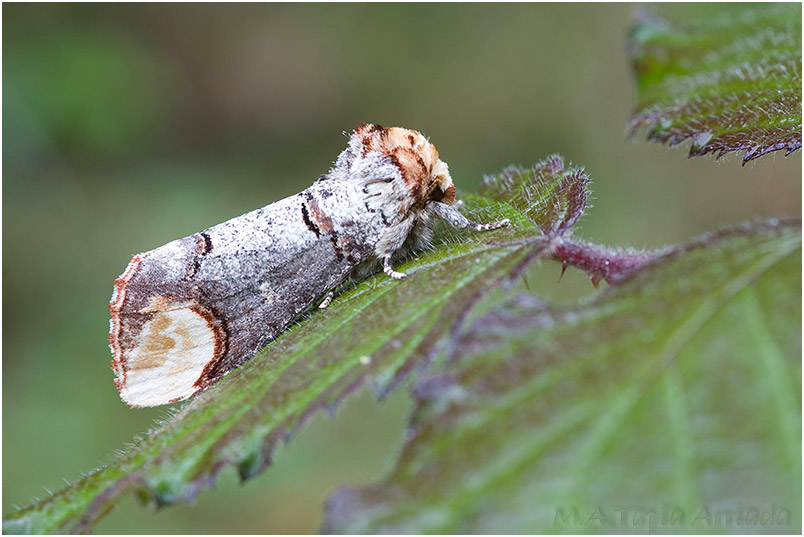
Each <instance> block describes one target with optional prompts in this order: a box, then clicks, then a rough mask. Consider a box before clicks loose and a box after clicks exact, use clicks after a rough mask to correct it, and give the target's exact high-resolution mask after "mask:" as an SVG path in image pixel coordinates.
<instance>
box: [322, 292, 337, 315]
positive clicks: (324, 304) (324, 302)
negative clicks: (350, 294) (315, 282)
mask: <svg viewBox="0 0 804 537" xmlns="http://www.w3.org/2000/svg"><path fill="white" fill-rule="evenodd" d="M333 296H335V291H332V290H330V292H329V293H327V296H325V297H324V300H322V301H321V304H319V305H318V309H320V310H323V309H326V308H327V306H329V303H330V302H332V297H333Z"/></svg>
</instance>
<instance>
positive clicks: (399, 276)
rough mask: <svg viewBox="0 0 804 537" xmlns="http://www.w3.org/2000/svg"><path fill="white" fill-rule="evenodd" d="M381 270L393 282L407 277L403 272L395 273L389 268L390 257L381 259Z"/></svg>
mask: <svg viewBox="0 0 804 537" xmlns="http://www.w3.org/2000/svg"><path fill="white" fill-rule="evenodd" d="M382 270H383V271H384V272H385V273H386V274H387V275H389V276H390V277H392V278H393V279H395V280H404V279H405V278H407V277H408V275H407V274H405V273H404V272H397V271H395V270H394V268H393V267H392V266H391V256H390V255H387V256H385V257H384V258H383V259H382Z"/></svg>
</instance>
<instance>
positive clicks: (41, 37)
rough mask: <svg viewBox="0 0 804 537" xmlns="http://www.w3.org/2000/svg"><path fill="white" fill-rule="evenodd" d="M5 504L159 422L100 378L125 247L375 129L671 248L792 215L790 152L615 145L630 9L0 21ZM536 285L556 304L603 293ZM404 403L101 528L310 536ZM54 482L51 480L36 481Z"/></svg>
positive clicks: (308, 176)
mask: <svg viewBox="0 0 804 537" xmlns="http://www.w3.org/2000/svg"><path fill="white" fill-rule="evenodd" d="M2 9H3V135H4V136H3V321H4V326H3V328H4V330H3V512H4V513H9V512H11V510H13V505H15V504H16V505H25V504H27V503H28V502H29V501H30V500H31V499H32V498H33V497H35V496H40V497H41V496H43V495H45V494H46V488H47V489H50V490H56V489H59V488H60V487H61V486H63V483H64V482H63V479H64V478H66V479H70V480H72V479H76V478H78V477H79V476H80V475H81V473H82V472H85V471H88V470H90V469H91V468H94V467H96V466H98V465H100V464H103V463H104V462H106V461H109V460H110V459H111V458H112V457H113V456H114V452H115V449H119V448H122V447H123V446H124V445H125V443H126V442H130V441H132V438H133V437H134V435H135V434H136V433H139V432H143V431H145V430H147V429H148V428H149V427H150V426H151V424H152V423H153V421H154V420H155V419H157V418H159V417H164V416H165V415H166V409H165V408H161V409H148V410H133V409H129V408H127V407H126V406H125V405H123V404H122V403H121V402H120V400H119V398H118V396H117V392H116V390H115V388H114V386H113V384H112V378H113V374H112V372H111V370H110V369H109V361H110V355H109V350H108V347H107V342H106V337H107V331H108V312H107V309H106V305H107V303H108V301H109V297H110V295H111V291H112V283H113V281H114V278H115V277H116V276H118V275H119V274H120V273H121V272H122V270H123V269H124V268H125V266H126V263H127V261H128V258H129V256H130V255H132V254H134V253H137V252H140V251H144V250H149V249H151V248H154V247H156V246H159V245H161V244H163V243H165V242H167V241H170V240H172V239H174V238H178V237H182V236H185V235H188V234H190V233H192V232H195V231H198V230H200V229H203V228H205V227H208V226H211V225H214V224H217V223H219V222H222V221H224V220H226V219H228V218H231V217H234V216H237V215H239V214H242V213H244V212H246V211H249V210H251V209H254V208H256V207H259V206H262V205H265V204H267V203H270V202H271V201H275V200H277V199H280V198H282V197H284V196H286V195H290V194H293V193H295V192H297V191H299V190H301V189H302V188H305V187H306V186H308V185H309V184H310V183H312V181H313V180H314V179H315V178H316V177H318V175H319V174H321V173H323V172H325V171H326V170H327V169H328V168H329V166H330V164H331V162H332V161H333V160H334V159H335V157H336V156H337V154H338V152H339V151H340V150H342V149H343V148H344V146H345V143H346V138H345V137H344V136H342V135H341V133H342V132H343V131H349V130H351V129H353V128H354V127H356V126H358V125H359V124H360V123H362V122H375V123H380V124H383V125H388V126H392V125H398V126H404V127H409V128H414V129H417V130H420V131H422V132H423V133H425V134H426V135H427V136H429V137H430V139H431V141H432V142H433V143H434V144H435V145H436V147H437V148H438V150H439V152H440V154H441V156H442V158H443V159H444V160H445V161H447V162H448V163H449V165H450V170H451V172H452V176H453V179H454V180H455V182H456V183H457V185H458V186H459V188H462V189H464V190H472V189H474V188H475V187H476V186H477V184H478V183H479V182H480V180H481V179H482V174H483V173H491V172H494V171H496V170H499V169H500V168H501V167H503V166H506V165H508V164H512V163H517V164H523V165H527V164H531V163H533V162H535V161H537V160H540V159H541V158H543V157H545V156H546V155H548V154H550V153H553V152H560V153H561V154H562V155H564V156H565V158H567V159H568V160H571V161H573V162H574V163H576V164H581V165H583V166H585V167H586V169H587V171H588V172H589V174H590V175H591V176H592V179H593V182H592V190H593V191H594V193H595V199H594V207H593V208H592V209H591V210H589V211H588V213H587V215H586V216H585V218H584V219H583V221H582V223H581V225H582V229H581V231H580V232H579V233H578V235H579V236H582V237H583V238H586V239H589V240H594V241H597V242H602V243H608V244H613V245H627V246H633V247H638V248H641V247H650V248H653V247H660V246H663V245H666V244H674V243H678V242H682V241H686V240H688V239H690V238H692V237H694V236H696V235H698V234H700V233H702V232H705V231H708V230H713V229H716V228H718V227H722V226H725V225H729V224H736V223H739V222H742V221H744V220H746V219H752V218H760V217H768V216H799V215H800V213H801V153H800V152H797V153H796V154H794V155H792V156H790V157H788V158H785V157H784V156H783V155H782V154H781V153H776V154H772V155H770V156H767V157H764V158H762V159H760V160H758V161H754V162H752V163H750V164H749V165H747V166H745V167H741V166H740V162H741V159H740V158H739V157H738V156H733V155H732V156H728V157H725V158H724V159H721V161H718V162H715V161H714V159H713V158H712V157H704V158H696V159H687V157H686V151H687V149H688V144H684V145H683V146H682V147H680V148H670V149H668V148H666V147H663V146H660V145H657V144H653V143H649V142H646V141H644V134H638V135H637V136H635V137H634V138H633V139H628V138H627V136H626V131H627V129H626V126H627V123H628V120H629V118H630V113H631V111H632V107H633V102H634V98H633V91H634V90H633V83H632V80H631V76H630V71H629V63H628V59H627V56H626V44H625V37H626V34H627V29H628V25H629V23H630V21H631V17H632V16H633V11H634V9H635V6H630V5H620V4H606V5H583V4H573V5H559V4H550V5H456V4H450V5H435V4H418V5H360V4H351V5H314V4H312V5H309V4H308V5H260V4H247V5H210V4H205V5H188V4H183V5H153V4H138V5H105V4H84V5H70V4H58V5H56V4H28V5H26V4H4V5H3V8H2ZM559 272H560V268H559V267H558V266H556V265H555V264H552V263H548V264H545V265H544V266H542V267H537V268H534V269H533V270H532V272H531V274H529V275H528V283H529V285H530V288H531V289H532V290H533V291H534V292H538V293H540V294H542V295H544V296H546V297H549V298H552V299H553V300H557V301H560V300H572V299H573V298H574V297H577V296H580V295H585V294H589V293H592V292H593V289H592V287H591V286H590V285H589V283H588V280H587V279H586V278H585V277H584V276H583V275H580V274H578V273H577V272H574V271H568V273H567V275H566V277H565V278H564V279H563V280H562V281H561V283H560V284H559V283H557V280H558V274H559ZM411 406H412V404H411V403H410V401H409V400H408V397H407V395H406V387H403V388H402V389H400V390H398V391H397V392H396V393H395V394H394V395H392V396H391V397H390V398H389V399H388V400H386V401H384V402H383V403H382V404H380V405H377V404H375V402H374V399H373V397H372V396H371V395H370V394H367V393H360V394H358V395H357V396H356V397H353V398H351V399H350V400H349V401H348V402H347V403H346V404H345V406H344V407H343V408H342V409H341V411H340V412H339V413H338V415H337V416H336V418H335V419H328V418H327V417H326V416H324V415H317V416H316V417H315V418H314V419H313V420H312V422H311V423H309V424H308V426H307V427H305V428H304V430H303V431H302V432H301V433H300V434H299V435H297V437H295V438H294V440H293V442H292V443H291V444H289V445H288V446H287V447H284V448H282V449H280V450H279V451H278V453H277V456H276V459H275V463H274V465H273V466H272V467H271V468H270V469H269V470H268V471H267V472H266V473H265V474H264V475H262V476H260V477H259V478H257V479H255V480H253V481H251V482H249V483H246V484H245V485H242V486H241V485H239V484H238V483H237V480H236V478H235V475H234V472H233V471H232V470H231V469H227V470H224V472H223V473H222V474H221V478H220V479H219V482H218V485H217V490H216V491H214V492H210V491H204V492H202V494H201V495H200V497H199V500H198V502H197V503H196V505H195V506H194V507H190V506H186V505H182V506H178V507H172V508H169V509H166V510H163V511H161V512H159V513H157V514H156V515H153V514H152V510H151V509H149V508H148V509H146V508H142V507H141V506H139V505H138V504H137V502H136V501H135V500H134V499H133V498H132V497H129V498H127V499H126V500H125V501H123V502H122V504H121V505H119V506H118V507H117V508H116V509H115V510H114V511H113V512H112V513H111V514H110V515H109V516H108V517H107V518H105V519H103V520H102V521H101V523H100V524H99V525H98V526H97V527H96V528H95V529H96V531H97V532H99V533H116V532H118V533H119V532H129V533H148V532H156V533H176V532H181V533H285V532H315V531H317V529H318V528H319V526H320V524H321V520H322V506H323V502H324V501H325V499H326V498H327V496H328V495H329V494H330V493H331V492H332V490H333V489H334V487H336V486H341V485H344V486H357V485H361V484H365V483H369V482H372V481H375V480H378V479H379V478H380V477H381V476H382V475H383V474H384V473H385V472H387V471H389V469H390V468H391V467H392V464H393V460H394V457H395V456H396V454H397V453H398V451H399V449H400V447H401V443H402V440H403V436H404V429H405V423H406V419H407V413H408V412H409V411H410V409H411ZM45 487H46V488H45Z"/></svg>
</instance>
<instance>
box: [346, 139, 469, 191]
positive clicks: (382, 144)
mask: <svg viewBox="0 0 804 537" xmlns="http://www.w3.org/2000/svg"><path fill="white" fill-rule="evenodd" d="M352 142H353V146H355V147H356V148H359V151H360V152H361V153H362V155H363V156H367V155H368V154H369V153H372V152H376V153H377V154H378V155H379V156H380V158H382V159H384V160H386V159H387V160H388V161H389V162H390V163H391V165H393V166H394V167H395V168H396V169H398V170H399V173H400V175H401V177H402V180H403V181H404V183H405V185H407V186H408V188H409V190H410V193H411V195H412V197H413V201H414V204H416V205H423V204H426V203H428V202H431V201H437V202H440V203H446V204H451V203H452V202H453V201H455V186H454V185H453V183H452V178H451V177H450V175H449V168H448V167H447V163H446V162H444V161H442V160H441V159H439V158H438V150H436V148H435V146H434V145H433V144H431V143H430V142H429V141H427V138H425V137H424V136H423V135H422V134H421V133H420V132H417V131H414V130H410V129H403V128H401V127H390V128H386V127H382V126H380V125H371V124H368V123H364V124H363V125H361V126H360V127H358V128H357V129H356V130H355V132H354V133H353V134H352Z"/></svg>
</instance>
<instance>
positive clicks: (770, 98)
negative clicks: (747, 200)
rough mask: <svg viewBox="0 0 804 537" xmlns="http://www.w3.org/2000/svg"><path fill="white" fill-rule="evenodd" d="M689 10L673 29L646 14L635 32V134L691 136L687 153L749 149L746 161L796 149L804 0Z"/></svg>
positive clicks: (673, 140)
mask: <svg viewBox="0 0 804 537" xmlns="http://www.w3.org/2000/svg"><path fill="white" fill-rule="evenodd" d="M696 10H697V11H696ZM690 11H691V13H690V15H689V18H688V20H685V21H679V22H678V23H674V22H669V21H667V20H663V19H660V18H658V17H656V16H654V15H650V14H643V15H642V16H640V18H639V20H638V22H637V24H636V25H635V26H634V28H633V29H632V33H631V41H630V49H631V56H632V63H633V67H634V71H635V74H636V84H637V106H636V113H635V117H634V119H633V121H632V128H633V129H634V130H636V129H637V128H638V127H639V126H641V125H649V126H650V131H649V133H648V138H649V139H650V140H653V141H656V142H660V143H665V142H667V143H669V144H670V145H675V144H678V143H681V142H684V141H685V140H692V146H691V148H690V153H689V154H690V156H698V155H705V154H707V153H717V156H718V158H719V157H720V156H722V155H724V154H725V153H728V152H729V151H745V153H744V156H743V164H745V163H746V162H748V161H750V160H752V159H755V158H758V157H760V156H762V155H765V154H767V153H769V152H771V151H778V150H785V152H786V154H790V153H791V152H792V151H795V150H796V149H799V148H801V4H798V3H788V4H762V5H756V4H754V5H749V6H747V7H746V6H744V5H743V6H741V5H738V4H720V6H719V7H718V8H717V10H716V11H715V12H712V11H713V10H712V7H711V6H705V5H702V6H696V9H693V10H690ZM693 13H695V14H697V16H695V17H693Z"/></svg>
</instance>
